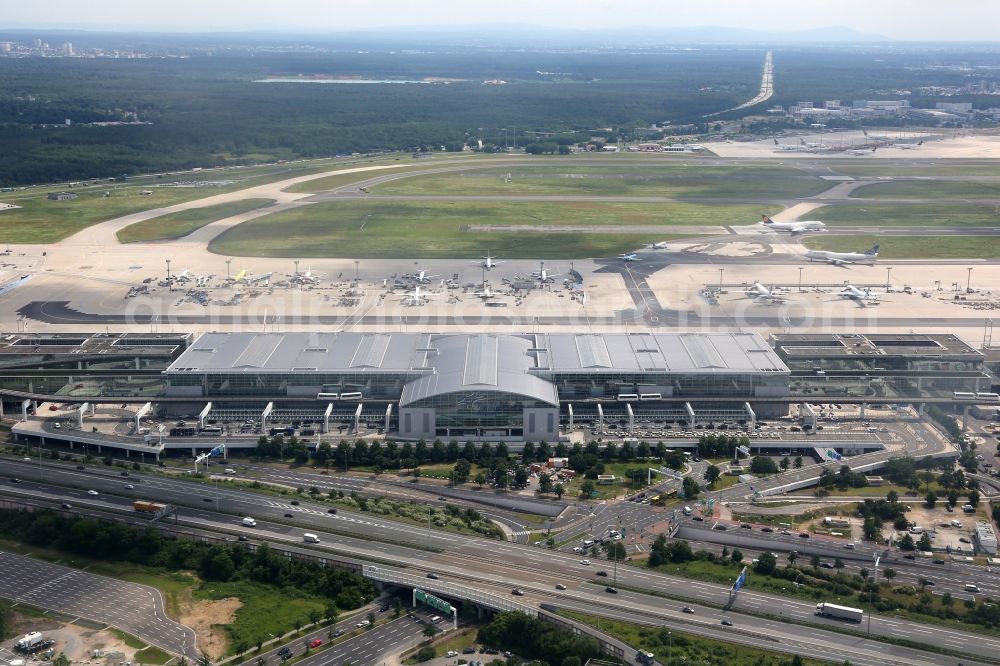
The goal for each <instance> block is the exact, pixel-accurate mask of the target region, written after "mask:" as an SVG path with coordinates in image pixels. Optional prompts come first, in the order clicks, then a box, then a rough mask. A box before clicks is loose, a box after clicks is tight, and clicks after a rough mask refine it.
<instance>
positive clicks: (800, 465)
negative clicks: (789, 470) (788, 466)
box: [792, 456, 802, 469]
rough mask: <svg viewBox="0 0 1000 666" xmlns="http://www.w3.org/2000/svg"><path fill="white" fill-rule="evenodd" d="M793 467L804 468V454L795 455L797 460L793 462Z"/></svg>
mask: <svg viewBox="0 0 1000 666" xmlns="http://www.w3.org/2000/svg"><path fill="white" fill-rule="evenodd" d="M792 467H794V468H795V469H801V468H802V456H795V462H793V463H792Z"/></svg>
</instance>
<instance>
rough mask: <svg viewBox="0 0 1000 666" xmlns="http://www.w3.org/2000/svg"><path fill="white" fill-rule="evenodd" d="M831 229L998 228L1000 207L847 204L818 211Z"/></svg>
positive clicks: (975, 205)
mask: <svg viewBox="0 0 1000 666" xmlns="http://www.w3.org/2000/svg"><path fill="white" fill-rule="evenodd" d="M818 213H819V215H820V217H821V218H822V219H823V221H824V222H826V223H827V224H828V225H830V226H839V227H845V226H846V227H851V226H865V227H867V226H873V225H877V226H883V227H888V226H925V227H995V226H997V225H1000V207H997V206H992V205H977V204H962V205H953V204H941V205H934V204H847V205H840V206H826V207H824V208H822V209H821V210H820V211H818Z"/></svg>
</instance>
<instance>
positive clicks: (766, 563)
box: [753, 552, 778, 576]
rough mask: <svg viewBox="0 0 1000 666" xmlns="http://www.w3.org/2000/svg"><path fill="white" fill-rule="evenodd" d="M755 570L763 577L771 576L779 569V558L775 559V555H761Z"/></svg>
mask: <svg viewBox="0 0 1000 666" xmlns="http://www.w3.org/2000/svg"><path fill="white" fill-rule="evenodd" d="M753 568H754V571H756V572H757V573H759V574H761V575H763V576H770V575H771V574H772V573H774V571H775V570H776V569H777V568H778V558H777V557H775V555H774V553H770V552H768V553H761V554H760V557H758V558H757V564H755V565H754V567H753Z"/></svg>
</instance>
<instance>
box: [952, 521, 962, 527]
mask: <svg viewBox="0 0 1000 666" xmlns="http://www.w3.org/2000/svg"><path fill="white" fill-rule="evenodd" d="M951 526H952V527H961V526H962V521H961V520H953V521H951Z"/></svg>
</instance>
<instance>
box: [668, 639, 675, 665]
mask: <svg viewBox="0 0 1000 666" xmlns="http://www.w3.org/2000/svg"><path fill="white" fill-rule="evenodd" d="M667 641H669V646H668V647H667V666H670V664H671V663H673V661H674V632H672V631H668V632H667Z"/></svg>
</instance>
